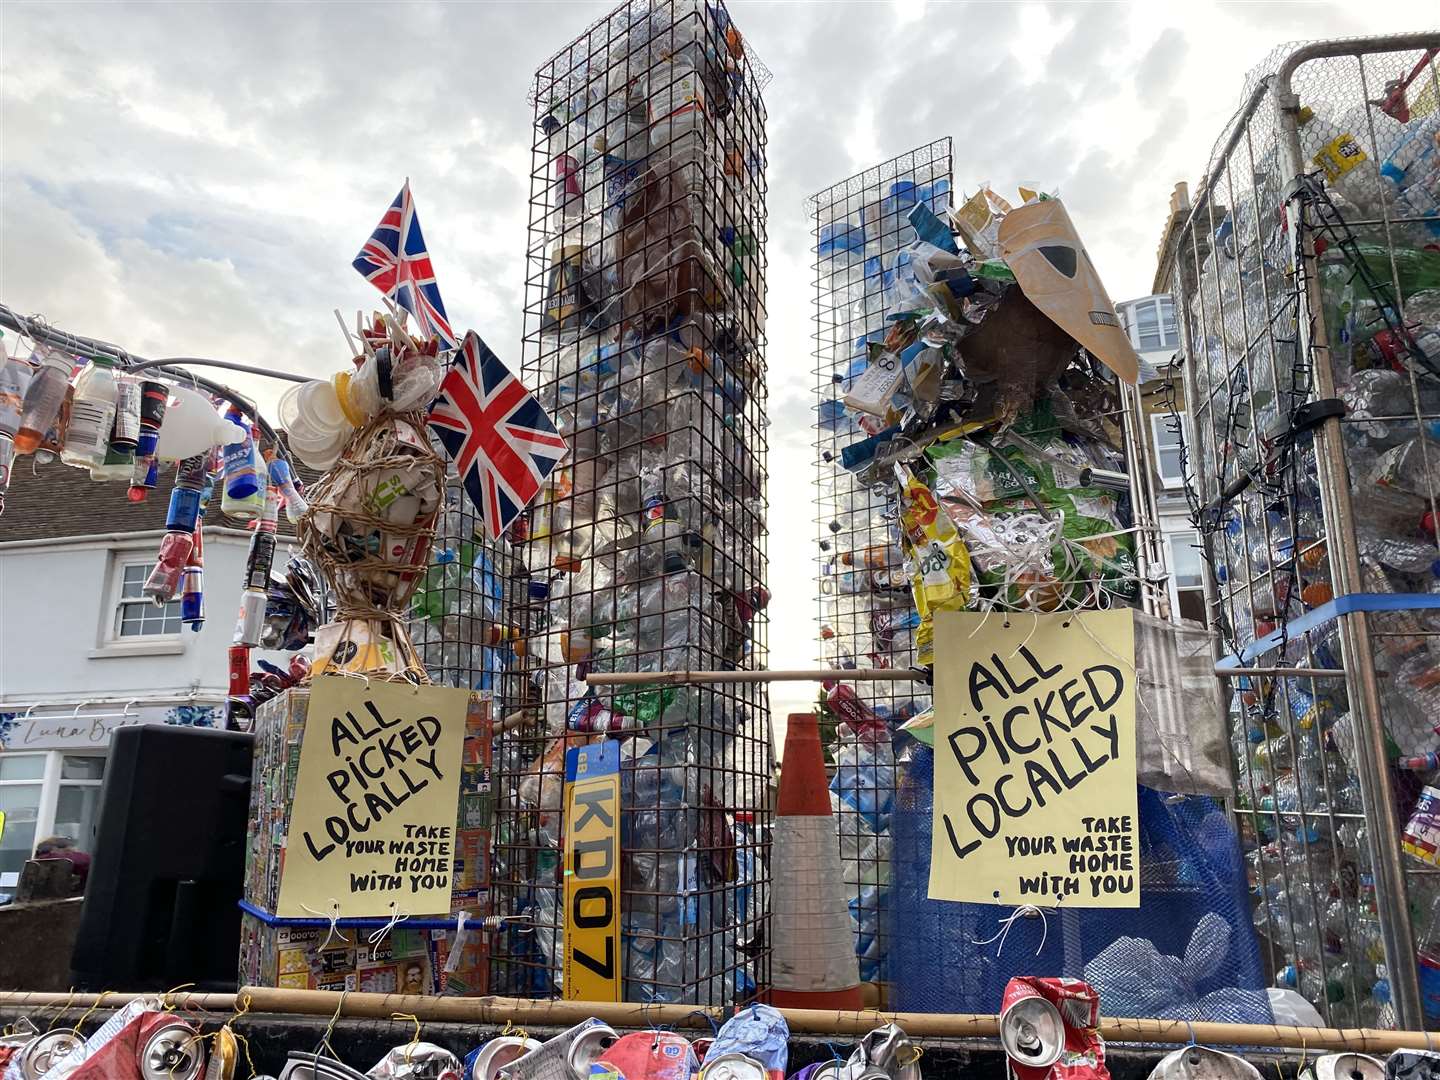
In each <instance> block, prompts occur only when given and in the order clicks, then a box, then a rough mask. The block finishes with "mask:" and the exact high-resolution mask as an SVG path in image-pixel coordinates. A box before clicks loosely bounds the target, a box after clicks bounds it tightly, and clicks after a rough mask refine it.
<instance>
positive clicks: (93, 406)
mask: <svg viewBox="0 0 1440 1080" xmlns="http://www.w3.org/2000/svg"><path fill="white" fill-rule="evenodd" d="M114 366H115V364H114V361H112V360H110V359H109V358H108V357H103V356H102V357H96V358H95V359H93V360H91V361H90V363H89V364H88V365H87V366H86V368H85V370H84V371H82V372H80V374H79V375H78V376H77V377H76V379H75V399H74V400H73V401H72V402H71V403H70V426H69V427H68V428H66V429H65V448H64V449H63V450H61V451H60V460H61V461H63V462H64V463H65V464H66V465H73V466H75V467H76V468H81V469H90V468H93V467H95V466H97V465H103V464H104V463H105V451H106V448H107V447H108V446H109V445H110V432H111V430H112V429H113V428H114V426H115V397H116V387H115V373H114V371H113V370H112V369H113V368H114Z"/></svg>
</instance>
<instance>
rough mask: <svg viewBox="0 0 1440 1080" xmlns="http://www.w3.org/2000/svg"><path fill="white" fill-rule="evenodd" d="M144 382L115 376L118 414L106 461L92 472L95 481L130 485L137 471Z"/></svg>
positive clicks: (91, 475) (113, 425)
mask: <svg viewBox="0 0 1440 1080" xmlns="http://www.w3.org/2000/svg"><path fill="white" fill-rule="evenodd" d="M140 386H141V383H140V380H139V379H137V378H135V377H134V376H133V375H117V376H116V377H115V415H114V418H113V419H112V421H111V427H110V437H109V439H108V440H107V442H106V447H105V460H104V461H103V462H101V463H100V464H99V465H95V466H92V467H91V469H90V479H92V480H119V481H124V482H126V483H128V482H129V480H130V478H131V474H132V473H133V472H134V471H135V447H136V445H137V443H138V442H139V438H140Z"/></svg>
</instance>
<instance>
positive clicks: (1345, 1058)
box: [1313, 1053, 1385, 1080]
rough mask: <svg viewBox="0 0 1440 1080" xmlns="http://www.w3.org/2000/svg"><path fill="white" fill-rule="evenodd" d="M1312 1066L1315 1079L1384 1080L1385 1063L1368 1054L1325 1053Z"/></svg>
mask: <svg viewBox="0 0 1440 1080" xmlns="http://www.w3.org/2000/svg"><path fill="white" fill-rule="evenodd" d="M1313 1068H1314V1076H1315V1080H1385V1063H1384V1062H1383V1061H1381V1060H1380V1059H1379V1058H1373V1057H1371V1056H1370V1055H1369V1054H1353V1053H1346V1054H1326V1055H1325V1056H1324V1057H1322V1058H1319V1059H1318V1060H1317V1061H1316V1062H1315V1064H1314V1066H1313Z"/></svg>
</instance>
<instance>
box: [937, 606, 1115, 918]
mask: <svg viewBox="0 0 1440 1080" xmlns="http://www.w3.org/2000/svg"><path fill="white" fill-rule="evenodd" d="M1007 623H1008V624H1009V625H1008V626H1007V625H1006V624H1007ZM1135 775H1136V771H1135V631H1134V624H1133V622H1132V621H1131V616H1130V612H1129V611H1088V612H1071V613H1069V614H1065V613H1057V614H1053V615H1043V614H1042V615H1034V614H1029V613H1012V614H1010V615H1008V616H1006V615H1004V614H1001V613H998V612H994V613H990V614H988V615H987V614H983V613H979V612H971V611H939V612H936V614H935V825H934V833H933V835H932V837H931V842H930V854H931V859H930V898H931V899H933V900H964V901H969V902H971V903H981V904H1006V905H1012V904H1035V905H1037V906H1040V907H1051V906H1055V905H1062V906H1064V907H1097V908H1132V907H1139V906H1140V867H1139V850H1138V847H1139V824H1138V823H1139V807H1138V800H1137V795H1136V788H1135Z"/></svg>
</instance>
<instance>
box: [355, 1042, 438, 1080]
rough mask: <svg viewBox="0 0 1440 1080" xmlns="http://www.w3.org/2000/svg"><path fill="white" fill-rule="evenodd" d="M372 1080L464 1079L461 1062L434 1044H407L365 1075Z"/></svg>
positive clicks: (392, 1050) (373, 1066)
mask: <svg viewBox="0 0 1440 1080" xmlns="http://www.w3.org/2000/svg"><path fill="white" fill-rule="evenodd" d="M365 1075H366V1076H368V1077H370V1078H371V1080H460V1077H461V1065H460V1059H459V1058H457V1057H456V1056H455V1055H454V1054H452V1053H451V1052H450V1051H449V1050H446V1049H445V1047H443V1046H436V1045H435V1044H434V1043H430V1042H417V1043H406V1044H405V1045H403V1046H395V1047H391V1048H390V1051H389V1052H388V1053H387V1054H386V1055H385V1056H384V1057H383V1058H381V1059H380V1060H379V1061H377V1062H376V1063H375V1064H374V1065H372V1066H371V1067H370V1069H369V1071H368V1072H366V1074H365Z"/></svg>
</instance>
